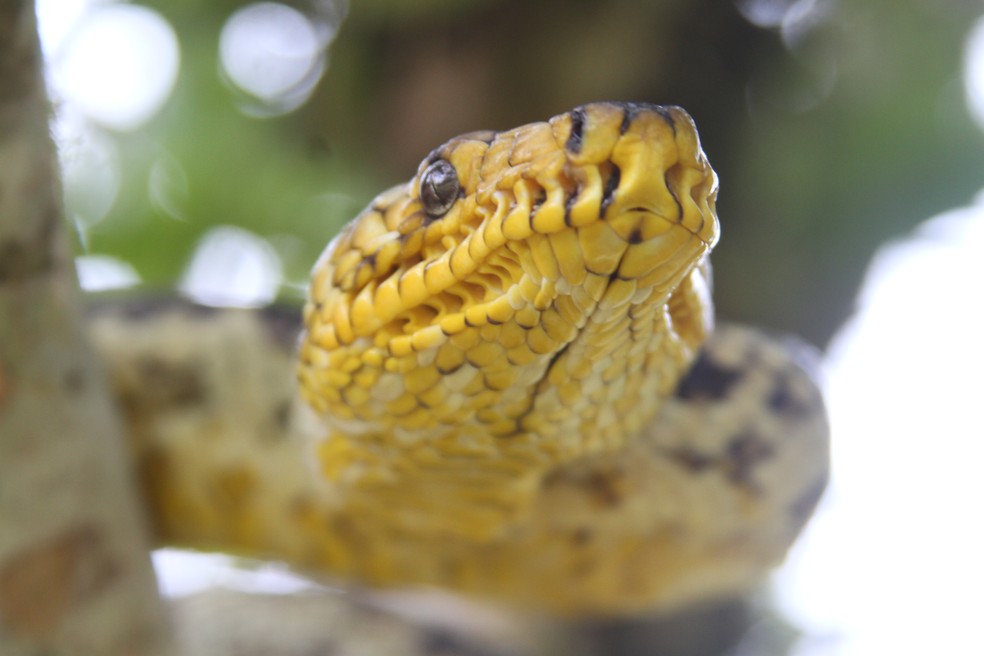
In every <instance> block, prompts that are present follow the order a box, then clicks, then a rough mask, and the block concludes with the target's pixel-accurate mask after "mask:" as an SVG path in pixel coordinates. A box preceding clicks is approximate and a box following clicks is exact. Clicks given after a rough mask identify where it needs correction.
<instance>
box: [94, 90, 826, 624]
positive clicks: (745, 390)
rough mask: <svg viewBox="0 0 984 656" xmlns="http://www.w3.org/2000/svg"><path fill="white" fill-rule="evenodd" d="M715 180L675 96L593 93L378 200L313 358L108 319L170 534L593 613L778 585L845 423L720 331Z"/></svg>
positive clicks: (102, 338) (768, 344) (347, 239)
mask: <svg viewBox="0 0 984 656" xmlns="http://www.w3.org/2000/svg"><path fill="white" fill-rule="evenodd" d="M715 193H716V180H715V176H714V173H713V172H712V170H711V169H710V167H709V166H708V164H707V162H706V160H705V159H704V156H703V154H702V153H701V151H700V147H699V144H698V140H697V134H696V132H695V130H694V126H693V123H692V122H691V120H690V118H689V117H688V116H687V115H686V114H685V113H684V112H683V111H682V110H680V109H678V108H662V107H655V106H648V105H630V104H615V103H601V104H593V105H587V106H584V107H581V108H578V109H575V110H574V111H572V112H570V113H568V114H564V115H561V116H558V117H556V118H554V119H551V121H549V122H547V123H536V124H532V125H529V126H525V127H522V128H518V129H516V130H511V131H509V132H501V133H476V134H472V135H465V136H463V137H459V138H457V139H453V140H451V141H450V142H448V143H447V144H445V145H444V146H442V147H440V148H438V149H437V150H435V151H434V152H433V153H431V155H430V156H428V158H427V159H425V160H424V162H423V163H422V164H421V167H420V170H419V172H418V174H417V176H416V177H415V178H414V179H413V180H411V181H410V183H409V184H407V185H404V186H400V187H397V188H395V189H393V190H390V191H388V192H386V193H384V194H382V195H381V196H379V197H378V198H377V199H376V200H375V201H373V203H372V204H371V205H370V207H369V208H368V209H367V210H366V211H365V212H363V213H362V214H361V215H360V216H359V217H357V218H356V220H355V221H354V222H353V223H352V224H350V225H349V226H348V227H347V228H346V229H345V230H344V231H343V232H342V234H340V235H339V237H338V238H337V239H336V240H335V241H334V242H333V243H332V244H331V245H330V246H329V248H328V249H327V251H326V252H325V255H324V256H323V257H322V259H321V260H320V262H319V263H318V265H317V266H316V267H315V271H314V277H313V283H312V286H311V292H310V302H309V303H308V306H307V308H306V310H305V313H304V331H305V332H304V335H303V338H302V341H301V347H300V356H299V358H297V354H296V353H294V352H293V351H292V349H291V348H290V347H285V346H283V344H284V342H283V340H273V341H275V342H276V344H277V346H274V347H271V342H272V340H271V338H270V330H269V326H270V325H272V324H270V322H268V321H265V320H261V316H260V315H257V314H248V313H235V312H226V313H221V314H219V315H213V316H208V317H203V316H201V315H200V313H197V314H196V313H190V314H189V313H188V311H187V310H182V309H177V310H175V311H173V312H170V313H165V314H164V316H161V317H157V318H155V319H153V321H150V320H148V321H147V325H146V326H144V325H142V324H141V323H140V322H139V321H133V320H132V318H131V320H127V321H114V320H113V319H112V317H104V318H103V320H102V321H101V322H97V326H96V329H95V331H94V334H95V337H96V340H97V343H99V344H100V345H101V349H102V351H103V353H104V356H105V358H106V361H107V363H108V365H109V370H110V373H111V375H112V377H113V380H114V381H115V385H116V387H117V390H118V392H119V395H120V398H121V399H122V402H123V407H124V408H125V409H126V411H127V417H128V420H129V422H130V434H131V435H132V436H133V438H134V451H135V456H136V458H137V460H138V464H139V469H140V473H141V479H142V481H143V483H144V487H145V489H146V493H147V497H148V502H149V506H150V509H151V513H152V516H153V522H154V528H155V529H156V532H157V535H158V537H159V539H160V541H161V542H162V543H166V544H178V545H186V546H192V547H196V548H205V549H215V550H222V551H228V552H233V553H243V554H248V555H253V556H260V557H266V558H276V559H280V560H283V561H286V562H288V563H290V564H291V565H293V566H294V567H297V568H299V569H301V570H304V571H308V572H313V573H319V574H326V575H329V576H333V577H337V578H343V579H346V580H350V581H355V582H359V583H363V584H368V585H373V586H417V585H430V586H439V587H443V588H445V589H450V590H455V591H460V592H466V593H470V594H474V595H476V596H479V597H481V598H490V599H496V600H499V601H504V602H507V603H509V604H512V605H518V606H521V607H528V608H534V609H539V610H544V609H545V610H550V611H554V612H561V613H574V614H592V615H612V614H621V613H635V612H640V611H643V610H653V609H664V610H665V609H674V608H680V607H682V606H685V605H688V604H692V603H696V602H700V601H704V600H707V599H710V598H714V597H719V596H722V595H727V594H733V593H735V592H738V591H741V590H743V589H745V588H747V587H748V586H750V585H753V584H754V583H756V582H758V581H759V580H761V578H762V577H763V576H764V574H765V573H766V572H767V571H768V570H769V568H770V567H772V566H773V565H775V564H776V563H777V562H778V561H779V560H781V558H782V557H783V555H784V554H785V552H786V549H787V548H788V547H789V545H790V544H791V542H792V541H793V539H794V538H795V537H796V535H797V534H798V532H799V530H800V528H801V527H802V525H803V523H804V522H805V520H806V518H807V517H808V516H809V514H810V512H811V511H812V509H813V506H814V504H815V503H816V500H817V498H818V497H819V495H820V493H821V492H822V490H823V487H824V483H825V481H826V475H827V448H828V442H827V440H828V428H827V422H826V417H825V413H824V409H823V403H822V399H821V397H820V394H819V391H818V388H817V385H816V383H815V382H814V380H813V378H812V376H811V374H810V372H809V367H806V368H804V367H803V366H802V364H801V361H800V359H799V357H798V356H797V355H795V352H796V351H798V349H792V348H791V347H790V346H789V345H788V344H787V342H785V341H779V340H775V339H772V338H769V337H767V336H764V335H763V334H761V333H759V332H756V331H754V330H751V329H747V328H741V327H734V326H719V327H718V328H717V329H716V330H715V331H714V332H713V333H710V330H711V323H712V319H711V306H710V298H709V296H710V295H709V280H708V278H709V272H710V269H709V265H708V264H707V260H706V256H707V253H708V251H709V250H710V248H711V246H712V245H713V244H714V242H715V240H716V238H717V221H716V218H715V214H714V197H715ZM276 325H281V323H280V322H279V321H278V322H277V324H276ZM288 332H290V331H289V330H288ZM709 333H710V336H709V337H708V334H709ZM171 334H173V335H176V337H173V338H169V337H167V336H168V335H171ZM705 337H707V341H706V343H704V345H703V347H702V348H701V344H702V343H703V342H704V340H705ZM291 343H293V342H292V340H291ZM295 358H296V359H295ZM295 367H297V368H299V369H298V371H299V380H300V386H299V388H300V392H301V394H302V396H303V397H304V399H306V400H307V402H308V404H309V405H310V407H312V408H314V410H315V413H314V415H316V416H314V417H312V416H311V414H312V413H311V412H310V410H309V409H306V408H305V407H304V406H302V405H297V406H296V410H297V411H296V412H295V411H294V410H292V409H291V402H292V399H293V398H294V397H295V395H296V392H297V391H296V390H295V389H293V388H292V387H291V386H290V385H288V384H287V382H286V381H288V380H289V379H290V378H291V376H290V374H289V372H290V370H291V368H295ZM688 369H689V372H688ZM684 375H685V377H684V378H682V379H681V376H684ZM326 427H327V431H326ZM326 432H327V433H328V434H327V436H326ZM312 444H316V445H317V449H316V452H317V453H316V456H317V457H316V458H312V457H311V453H310V451H311V445H312ZM312 462H317V465H318V466H317V467H312V466H311V465H312Z"/></svg>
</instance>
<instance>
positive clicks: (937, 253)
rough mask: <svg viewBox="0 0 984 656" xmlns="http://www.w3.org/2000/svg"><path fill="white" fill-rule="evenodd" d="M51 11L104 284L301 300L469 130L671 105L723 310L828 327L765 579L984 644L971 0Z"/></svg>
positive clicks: (791, 604)
mask: <svg viewBox="0 0 984 656" xmlns="http://www.w3.org/2000/svg"><path fill="white" fill-rule="evenodd" d="M38 12H39V19H40V29H41V36H42V41H43V47H44V50H45V55H46V58H47V62H48V75H49V82H50V87H51V94H52V97H53V100H54V102H55V113H54V122H53V130H54V133H55V136H56V140H57V142H58V145H59V152H60V157H61V162H62V167H63V177H64V183H65V193H66V201H67V209H68V214H69V218H70V220H71V221H72V224H73V226H74V228H75V231H74V235H75V239H76V247H77V252H78V254H79V260H78V263H79V272H80V278H81V280H82V282H83V285H84V286H85V287H86V288H88V289H91V290H101V289H109V288H116V287H126V286H132V285H136V284H142V285H145V286H147V287H151V288H180V289H182V290H184V292H185V293H187V294H189V295H191V296H192V297H194V298H196V299H197V300H200V301H202V302H206V303H215V304H238V305H260V304H264V303H267V302H269V301H271V300H273V299H275V298H280V299H292V300H298V299H300V298H301V297H302V294H303V289H304V285H305V282H306V277H307V273H308V270H309V269H310V267H311V265H312V263H313V261H314V260H315V258H316V257H317V255H318V253H319V252H320V251H321V249H322V248H323V246H324V245H325V244H326V243H327V242H328V240H329V239H330V238H331V236H332V235H333V234H334V233H335V232H336V231H337V229H338V228H339V226H341V225H342V224H343V223H344V222H346V221H347V220H349V219H350V218H352V217H353V216H354V215H355V214H356V213H357V212H358V211H359V210H360V209H361V208H362V207H363V206H364V205H365V204H366V203H367V202H368V201H369V199H370V198H371V197H372V196H373V195H374V194H375V193H378V192H379V191H381V190H383V189H385V188H386V187H388V186H390V185H392V184H395V183H397V182H400V181H402V180H405V179H407V178H408V177H410V176H411V175H412V174H413V172H414V171H415V168H416V165H417V162H418V161H419V160H420V159H421V158H422V157H423V156H424V155H426V153H427V152H428V151H429V150H430V149H431V148H433V147H434V146H436V145H438V144H440V143H441V142H442V141H444V140H445V139H447V138H449V137H451V136H453V135H455V134H458V133H460V132H464V131H470V130H475V129H480V128H495V129H504V128H509V127H513V126H515V125H519V124H521V123H526V122H530V121H534V120H542V119H546V118H548V117H550V116H552V115H554V114H557V113H560V112H563V111H566V110H568V109H570V108H571V107H573V106H575V105H577V104H580V103H584V102H588V101H592V100H603V99H612V100H636V101H649V102H657V103H672V104H679V105H682V106H684V107H685V108H687V109H688V111H690V112H691V114H692V115H693V116H694V118H695V119H696V121H697V125H698V127H699V128H700V130H701V134H702V140H703V145H704V148H705V150H706V151H707V154H708V156H709V158H710V160H711V162H712V164H713V165H714V166H715V168H716V169H717V171H718V173H719V175H720V178H721V187H722V188H721V194H720V199H719V205H718V208H719V211H720V216H721V221H722V230H723V237H722V241H721V244H720V246H719V247H718V249H717V250H716V251H715V257H714V267H715V284H716V297H717V303H718V307H719V312H720V314H721V316H723V317H724V318H727V319H734V320H740V321H743V322H748V323H753V324H756V325H760V326H763V327H766V328H769V329H772V330H775V331H781V332H790V333H795V334H798V335H800V336H802V337H804V338H806V339H807V340H809V341H810V342H812V343H813V344H815V345H816V346H817V347H819V348H820V349H823V350H824V358H825V365H826V381H825V384H826V386H827V389H828V393H827V397H828V401H829V404H830V411H831V416H832V421H833V424H834V450H835V453H834V467H835V468H834V472H835V474H834V481H833V484H832V487H831V490H830V492H829V493H828V495H827V498H826V500H825V504H824V506H823V508H822V509H821V511H820V513H819V515H818V517H817V520H816V521H815V522H814V524H813V525H812V526H811V528H810V529H809V531H808V533H807V535H806V538H805V539H804V540H803V541H802V543H801V544H800V545H799V546H798V547H797V549H796V550H795V551H794V553H793V556H792V558H791V560H790V563H789V565H788V566H787V568H785V569H784V571H783V572H782V573H781V575H780V577H779V579H778V584H777V591H776V599H777V602H778V603H779V604H780V607H781V608H782V609H783V611H784V612H785V613H786V614H787V615H788V617H789V618H790V621H791V622H792V624H793V625H794V626H795V627H797V628H798V630H800V631H802V635H801V636H800V637H799V638H797V639H796V640H795V641H794V642H795V644H794V646H793V649H794V651H795V653H797V654H828V653H831V654H854V653H857V654H872V653H889V650H891V651H892V652H893V653H923V652H925V651H932V652H933V653H949V654H964V653H967V654H970V653H982V652H984V645H982V639H981V638H980V637H979V636H978V635H977V633H978V632H977V631H976V629H974V628H973V626H974V624H975V623H976V621H977V619H976V617H975V615H976V614H975V612H974V610H973V609H974V604H975V603H976V604H978V606H979V601H976V600H974V597H968V596H967V595H968V594H974V595H975V596H976V595H978V594H979V591H980V589H981V587H982V586H984V570H982V565H981V564H980V554H982V553H984V538H982V537H981V533H984V527H982V521H981V515H982V513H981V511H980V508H979V505H980V501H981V500H982V499H984V483H981V478H982V477H981V475H980V473H979V470H978V468H979V467H980V463H981V462H982V461H984V447H982V446H981V443H982V438H984V425H982V423H984V422H982V421H981V419H980V416H979V413H977V412H975V409H976V406H977V405H979V403H980V397H981V392H982V391H984V385H982V384H981V373H980V372H981V371H982V370H984V349H982V346H981V339H980V337H979V334H978V333H979V331H980V329H981V326H982V325H984V321H982V318H984V317H982V314H981V312H982V311H981V305H982V304H981V292H980V287H981V280H982V279H984V265H982V258H981V255H980V253H981V252H982V248H984V210H982V209H981V208H980V203H984V200H981V199H980V197H978V196H977V194H978V191H979V190H980V188H981V186H982V177H984V176H982V171H984V148H982V146H984V133H982V129H984V23H982V22H980V21H981V16H982V15H984V5H982V3H980V2H979V1H977V0H973V1H972V0H733V1H731V2H721V1H719V0H701V1H697V0H664V1H663V2H652V3H649V2H643V1H642V0H611V1H609V2H590V1H587V0H573V1H572V0H568V1H566V2H561V1H560V0H545V1H541V2H537V3H532V2H523V1H520V0H498V1H495V0H415V1H414V2H407V1H406V0H360V1H357V2H353V3H352V4H351V6H349V5H348V2H346V1H345V0H307V1H305V0H297V1H293V2H284V3H279V2H277V3H274V2H260V3H249V2H241V1H239V0H213V1H210V2H203V1H202V0H167V1H164V0H160V1H155V0H152V1H147V2H143V3H124V2H113V1H110V0H102V1H100V0H39V1H38ZM938 215H939V216H938ZM932 217H936V218H932ZM886 243H888V244H889V245H888V246H887V247H883V245H884V244H886ZM866 272H867V274H866Z"/></svg>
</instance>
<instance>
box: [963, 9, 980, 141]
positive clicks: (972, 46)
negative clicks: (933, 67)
mask: <svg viewBox="0 0 984 656" xmlns="http://www.w3.org/2000/svg"><path fill="white" fill-rule="evenodd" d="M964 89H965V90H966V93H967V106H968V108H969V109H970V114H971V116H973V117H974V120H975V121H977V124H978V125H979V126H980V127H981V129H982V130H984V18H981V19H979V20H978V21H977V23H976V24H975V25H974V27H973V28H972V29H971V30H970V34H969V35H968V37H967V42H966V44H965V47H964Z"/></svg>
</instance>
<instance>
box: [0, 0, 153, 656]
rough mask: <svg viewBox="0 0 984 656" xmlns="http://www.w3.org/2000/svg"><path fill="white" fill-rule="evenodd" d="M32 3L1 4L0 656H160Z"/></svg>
mask: <svg viewBox="0 0 984 656" xmlns="http://www.w3.org/2000/svg"><path fill="white" fill-rule="evenodd" d="M41 71H42V60H41V54H40V48H39V45H38V38H37V28H36V21H35V16H34V7H33V3H31V2H28V1H27V0H7V1H5V2H2V3H0V653H2V654H4V656H19V655H21V654H40V653H44V654H48V655H52V656H55V655H59V656H60V655H62V654H64V655H66V656H67V655H69V654H71V655H73V656H74V655H79V654H82V655H85V654H93V655H98V656H112V655H115V654H162V653H164V652H165V648H164V646H163V645H164V641H163V636H164V627H165V623H164V621H163V613H162V608H161V605H160V602H159V600H158V597H157V592H156V586H155V583H154V578H153V572H152V570H151V567H150V561H149V558H148V550H147V543H148V542H147V539H146V535H145V534H144V529H143V526H142V524H141V519H140V514H139V512H138V510H137V507H138V506H137V503H136V498H137V497H136V492H135V488H134V486H133V484H132V481H131V480H130V477H129V475H128V471H129V470H128V463H127V460H126V458H125V457H124V455H123V440H122V428H121V424H120V421H119V419H118V417H117V416H116V413H115V411H114V408H113V405H112V402H111V400H110V397H109V393H108V391H107V386H106V384H105V381H104V378H103V375H102V373H101V372H100V370H99V367H98V366H97V364H96V360H95V358H94V357H93V352H92V350H91V349H90V347H89V345H88V344H87V342H86V339H85V334H84V331H83V328H82V319H81V316H80V303H79V293H78V289H77V285H76V281H75V274H74V266H73V260H72V257H71V254H70V250H69V248H68V245H67V244H66V239H65V235H64V224H63V220H62V211H61V192H60V188H59V185H58V176H57V173H56V170H57V169H56V163H55V158H54V149H53V147H52V143H51V140H50V138H49V132H48V118H49V107H48V103H47V100H46V98H45V86H44V80H43V75H42V72H41Z"/></svg>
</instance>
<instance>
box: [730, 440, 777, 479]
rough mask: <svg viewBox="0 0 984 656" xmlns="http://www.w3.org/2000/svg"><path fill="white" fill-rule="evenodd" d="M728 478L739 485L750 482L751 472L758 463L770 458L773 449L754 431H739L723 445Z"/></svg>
mask: <svg viewBox="0 0 984 656" xmlns="http://www.w3.org/2000/svg"><path fill="white" fill-rule="evenodd" d="M724 453H725V456H724V457H725V463H726V465H725V466H726V471H727V472H728V478H729V479H730V480H731V481H732V482H733V483H738V484H741V485H751V484H752V478H753V476H752V474H753V471H754V469H755V467H757V466H758V465H759V464H760V463H762V462H765V461H767V460H769V459H770V458H772V456H773V454H774V453H775V449H773V448H772V445H771V444H769V443H768V442H766V441H765V440H763V439H762V438H761V437H760V436H759V435H757V434H755V433H750V432H749V433H740V434H738V435H736V436H734V437H733V438H731V440H730V441H729V442H728V445H727V446H726V447H725V452H724Z"/></svg>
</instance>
